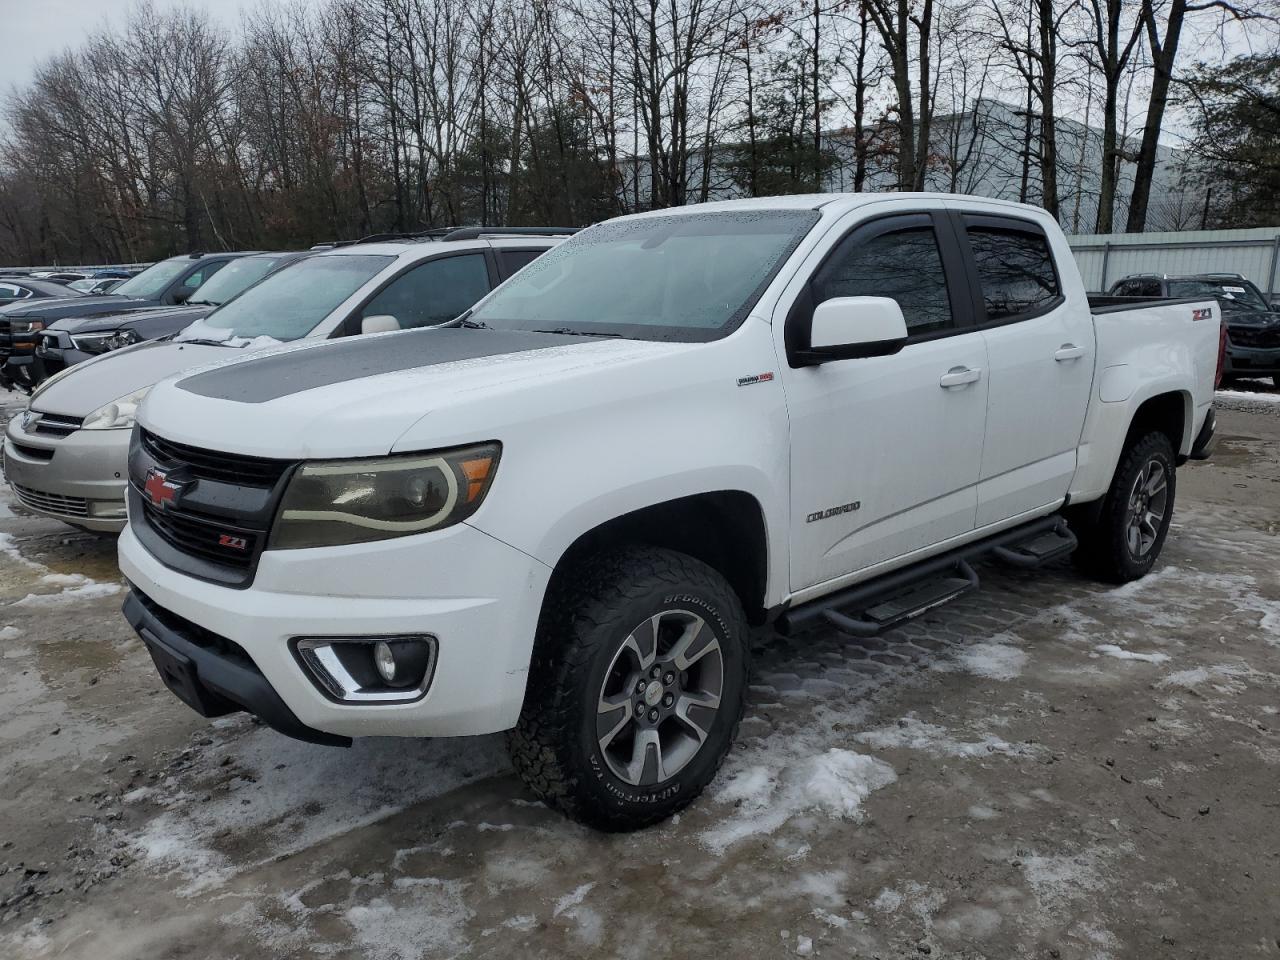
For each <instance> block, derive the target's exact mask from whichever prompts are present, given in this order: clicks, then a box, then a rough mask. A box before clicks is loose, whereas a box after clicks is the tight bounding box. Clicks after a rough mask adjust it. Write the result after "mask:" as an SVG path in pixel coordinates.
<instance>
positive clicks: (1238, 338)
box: [1227, 325, 1280, 347]
mask: <svg viewBox="0 0 1280 960" xmlns="http://www.w3.org/2000/svg"><path fill="white" fill-rule="evenodd" d="M1227 339H1229V340H1230V341H1231V342H1232V343H1233V344H1235V345H1236V346H1238V347H1280V325H1276V326H1272V327H1228V328H1227Z"/></svg>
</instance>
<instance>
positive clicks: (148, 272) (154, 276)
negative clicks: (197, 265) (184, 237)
mask: <svg viewBox="0 0 1280 960" xmlns="http://www.w3.org/2000/svg"><path fill="white" fill-rule="evenodd" d="M192 262H193V261H192V259H191V258H190V257H174V258H173V259H171V260H161V261H160V262H159V263H153V264H152V265H151V266H149V267H147V269H145V270H143V271H142V272H141V273H140V274H138V275H137V276H136V277H134V278H133V279H132V280H126V281H125V282H124V283H122V284H120V286H118V287H116V288H115V289H114V290H112V291H111V292H112V293H118V294H120V295H121V296H122V297H141V298H142V299H143V300H155V299H157V298H159V296H160V295H161V294H162V293H164V292H165V290H166V289H168V287H169V284H171V283H173V281H175V280H177V279H178V277H179V276H180V275H181V274H182V273H183V271H185V270H186V269H187V268H188V267H190V266H191V264H192Z"/></svg>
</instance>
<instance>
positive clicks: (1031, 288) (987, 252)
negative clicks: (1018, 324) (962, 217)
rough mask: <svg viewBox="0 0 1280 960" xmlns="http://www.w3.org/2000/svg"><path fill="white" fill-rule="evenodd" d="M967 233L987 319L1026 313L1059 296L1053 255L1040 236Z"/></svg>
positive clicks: (1021, 232) (998, 230)
mask: <svg viewBox="0 0 1280 960" xmlns="http://www.w3.org/2000/svg"><path fill="white" fill-rule="evenodd" d="M967 232H968V234H969V245H970V246H971V247H972V249H973V259H974V261H975V262H976V264H977V268H978V283H979V285H980V286H981V288H982V301H983V303H984V304H985V305H986V308H987V319H988V320H1004V319H1009V318H1010V317H1016V316H1018V315H1020V314H1024V313H1030V312H1031V311H1033V310H1039V309H1040V308H1042V307H1048V306H1050V305H1052V304H1053V303H1054V301H1056V300H1057V299H1058V298H1059V297H1060V296H1061V293H1062V291H1061V289H1060V288H1059V286H1058V274H1057V271H1056V270H1055V269H1054V266H1053V254H1052V252H1050V250H1049V241H1048V239H1047V238H1046V237H1045V236H1044V235H1043V234H1040V233H1033V232H1030V231H1024V230H1013V229H1001V228H992V227H977V226H970V227H969V228H968V230H967Z"/></svg>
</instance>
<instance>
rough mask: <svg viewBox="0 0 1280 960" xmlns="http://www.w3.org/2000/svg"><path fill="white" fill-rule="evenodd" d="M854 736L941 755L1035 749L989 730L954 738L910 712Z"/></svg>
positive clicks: (1025, 753) (1016, 753)
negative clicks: (971, 736)
mask: <svg viewBox="0 0 1280 960" xmlns="http://www.w3.org/2000/svg"><path fill="white" fill-rule="evenodd" d="M855 738H856V739H857V740H860V741H862V742H863V743H865V744H867V746H869V747H874V748H876V749H879V750H888V749H906V750H923V751H925V752H926V753H932V754H934V755H935V756H943V757H985V756H989V755H991V754H1003V755H1005V756H1010V757H1031V756H1034V755H1035V753H1036V750H1035V749H1034V748H1033V747H1030V746H1027V745H1025V744H1018V743H1009V742H1008V741H1006V740H1002V739H1000V738H999V737H997V736H993V735H992V734H987V735H985V736H984V737H983V738H982V739H981V740H976V741H962V740H957V739H955V738H954V737H952V736H951V735H950V734H949V733H948V732H947V731H946V730H945V729H943V728H942V727H939V726H938V725H936V724H933V723H925V722H924V721H923V720H921V719H919V718H918V717H914V716H910V715H908V716H906V717H903V718H902V719H901V720H899V721H898V722H897V723H896V724H893V725H891V726H887V727H880V728H879V729H877V730H867V731H864V732H862V733H859V734H856V735H855Z"/></svg>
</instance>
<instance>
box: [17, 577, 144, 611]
mask: <svg viewBox="0 0 1280 960" xmlns="http://www.w3.org/2000/svg"><path fill="white" fill-rule="evenodd" d="M40 583H43V584H47V585H48V586H55V587H56V586H60V587H62V590H60V591H59V592H58V593H28V594H27V595H26V596H25V597H23V598H22V599H21V600H15V601H14V602H13V606H15V607H52V606H57V605H58V604H62V603H66V602H68V601H75V600H94V599H97V598H98V597H110V596H112V595H114V594H117V593H119V592H120V589H121V587H120V584H118V583H99V582H98V581H96V580H90V579H89V578H88V577H86V576H82V575H81V574H78V573H70V574H66V573H48V574H45V575H44V576H43V577H41V578H40Z"/></svg>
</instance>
